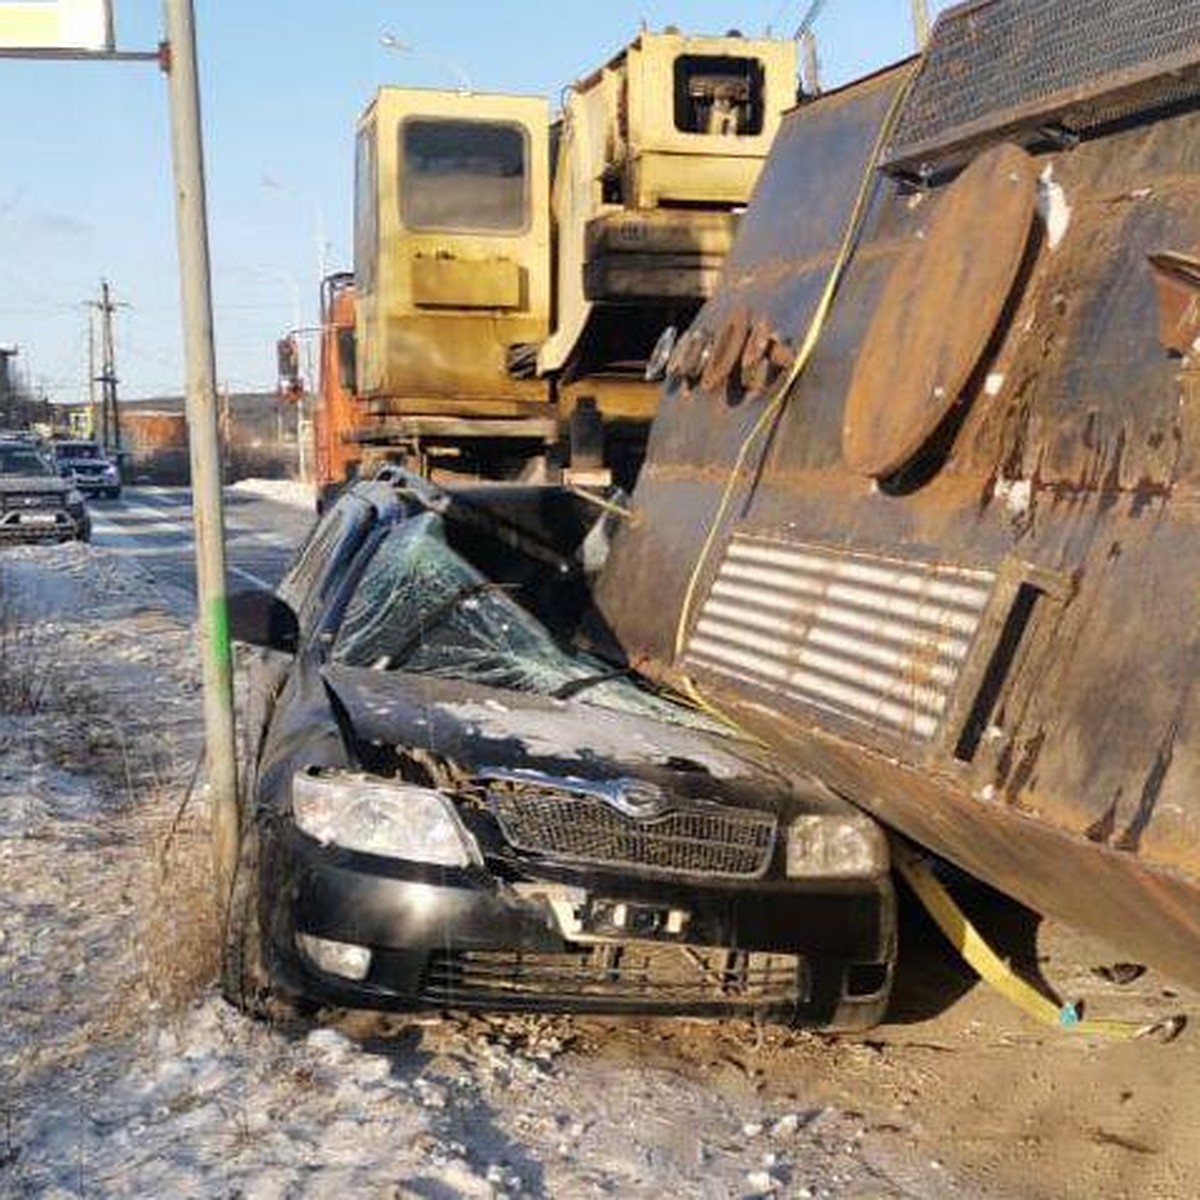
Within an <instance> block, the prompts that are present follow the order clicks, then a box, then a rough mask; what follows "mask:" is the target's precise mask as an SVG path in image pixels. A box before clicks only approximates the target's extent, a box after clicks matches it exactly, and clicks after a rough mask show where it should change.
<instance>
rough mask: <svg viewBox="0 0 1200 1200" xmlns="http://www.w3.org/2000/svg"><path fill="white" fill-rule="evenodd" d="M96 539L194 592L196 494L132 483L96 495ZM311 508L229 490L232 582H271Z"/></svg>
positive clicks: (227, 508)
mask: <svg viewBox="0 0 1200 1200" xmlns="http://www.w3.org/2000/svg"><path fill="white" fill-rule="evenodd" d="M88 507H89V508H90V509H91V513H92V541H93V542H95V543H96V545H98V546H104V547H107V548H108V549H109V550H111V551H113V552H114V553H116V554H118V555H120V556H122V557H126V556H127V557H129V558H132V559H135V560H136V561H137V563H138V564H139V565H140V566H141V567H143V568H144V569H145V570H147V571H148V572H150V573H151V574H152V575H154V576H155V578H156V579H157V580H158V581H159V582H160V583H161V584H164V585H166V586H169V587H174V588H181V589H183V590H184V591H186V592H188V593H190V594H191V595H193V596H194V595H195V591H196V570H195V550H194V548H193V541H192V499H191V492H190V491H189V490H188V489H186V488H163V487H135V488H130V487H127V488H125V489H124V490H123V492H122V494H121V498H120V499H119V500H92V501H89V502H88ZM314 520H315V516H314V514H313V513H311V512H306V511H304V510H302V509H299V508H296V507H294V506H291V505H286V504H280V503H277V502H276V501H272V500H266V499H262V498H261V497H258V496H251V495H246V494H244V493H240V492H226V494H225V535H226V556H227V566H228V572H229V587H230V590H232V591H237V590H240V589H242V588H249V587H267V588H273V587H274V586H275V585H276V584H277V583H278V582H279V580H280V579H281V578H282V576H283V573H284V571H285V570H286V569H287V566H288V563H289V562H290V561H291V559H292V555H293V554H294V553H295V551H296V547H297V546H298V545H299V544H300V542H301V541H302V540H303V538H304V536H305V534H306V533H307V532H308V530H309V528H310V527H311V525H312V523H313V521H314Z"/></svg>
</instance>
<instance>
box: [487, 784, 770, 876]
mask: <svg viewBox="0 0 1200 1200" xmlns="http://www.w3.org/2000/svg"><path fill="white" fill-rule="evenodd" d="M488 801H489V807H490V809H491V811H492V813H493V815H494V816H495V818H496V820H497V821H498V822H499V825H500V829H501V832H502V833H503V834H504V838H505V840H506V841H507V842H508V843H509V845H511V846H512V847H514V848H515V849H517V850H521V851H524V852H526V853H529V854H539V855H547V856H552V857H554V858H557V859H562V860H566V861H571V862H586V863H596V864H603V865H611V866H621V867H629V868H641V869H644V870H650V871H655V872H658V873H660V874H667V875H703V876H708V877H712V876H720V877H723V878H727V879H755V878H758V877H760V876H761V875H763V874H764V873H765V872H766V870H767V868H768V867H769V866H770V863H771V854H772V852H773V850H774V846H775V829H776V819H775V817H774V815H773V814H771V813H765V812H754V811H748V810H741V809H731V808H715V807H714V808H704V809H699V808H696V809H680V810H676V811H674V812H668V813H665V814H663V815H661V816H656V817H654V818H652V819H639V818H636V817H627V816H625V815H624V814H623V813H620V812H618V811H617V810H616V809H615V808H613V807H612V805H610V804H608V803H607V802H606V801H604V800H601V799H599V798H597V797H594V796H585V795H578V794H572V793H570V792H564V791H560V790H558V789H555V788H549V787H541V786H537V785H527V784H512V783H505V784H496V783H490V784H489V785H488Z"/></svg>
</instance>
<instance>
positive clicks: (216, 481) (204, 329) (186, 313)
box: [163, 0, 240, 907]
mask: <svg viewBox="0 0 1200 1200" xmlns="http://www.w3.org/2000/svg"><path fill="white" fill-rule="evenodd" d="M163 6H164V10H165V14H166V26H167V48H166V57H165V63H164V66H165V69H166V72H167V79H168V85H169V93H170V99H171V149H172V157H173V159H174V164H175V203H176V209H177V214H178V222H179V275H180V292H181V297H182V301H183V334H184V351H185V358H186V368H187V420H188V435H189V436H188V441H189V444H190V453H191V468H192V506H193V507H192V511H193V519H194V521H195V536H196V589H197V600H198V608H199V619H200V650H201V662H202V666H203V672H204V726H205V735H206V746H207V758H208V786H209V795H210V798H211V802H212V837H213V847H212V848H213V866H214V869H215V872H216V884H217V895H218V898H219V901H220V903H221V905H222V906H223V907H224V906H226V905H227V904H228V902H229V895H230V888H231V886H232V884H233V879H234V874H235V871H236V867H237V860H238V848H239V840H240V837H239V822H238V795H237V753H236V746H237V743H236V737H235V731H234V721H233V655H232V652H231V648H230V643H229V607H228V602H227V593H226V582H225V519H224V512H223V509H222V497H221V443H220V437H219V432H218V416H217V368H216V355H215V352H214V349H213V320H212V282H211V274H210V268H209V254H208V212H207V201H206V198H205V189H204V145H203V140H202V136H201V123H200V82H199V72H198V68H197V63H196V27H195V14H194V12H193V8H192V0H164V4H163Z"/></svg>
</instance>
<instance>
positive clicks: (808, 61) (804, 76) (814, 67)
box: [800, 29, 821, 96]
mask: <svg viewBox="0 0 1200 1200" xmlns="http://www.w3.org/2000/svg"><path fill="white" fill-rule="evenodd" d="M800 78H801V80H802V81H803V83H804V91H805V93H806V94H807V95H809V96H819V95H820V94H821V58H820V55H819V54H818V52H817V35H816V34H815V33H813V31H812V30H811V29H806V30H805V31H804V32H803V33H802V34H801V35H800Z"/></svg>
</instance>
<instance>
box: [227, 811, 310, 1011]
mask: <svg viewBox="0 0 1200 1200" xmlns="http://www.w3.org/2000/svg"><path fill="white" fill-rule="evenodd" d="M241 841H242V844H241V850H240V852H239V855H238V863H237V869H236V871H235V874H234V880H233V886H232V888H231V889H230V897H229V909H228V912H227V913H226V915H225V929H224V938H223V945H222V954H221V993H222V995H224V997H225V999H226V1000H228V1001H229V1003H230V1004H232V1005H233V1006H234V1007H235V1008H237V1009H240V1010H241V1011H242V1012H244V1013H245V1014H246V1015H247V1016H250V1017H254V1018H256V1019H258V1020H261V1021H269V1022H271V1023H273V1024H287V1023H290V1022H293V1021H295V1020H297V1019H298V1018H300V1017H301V1016H303V1015H305V1014H306V1013H307V1012H309V1011H311V1006H306V1005H305V1004H304V1003H303V1001H302V1000H301V999H300V998H299V997H293V996H290V995H289V994H287V993H286V992H285V991H284V990H283V989H282V988H280V987H279V986H278V985H277V984H276V983H275V982H274V981H273V980H272V979H271V975H270V972H269V970H268V968H267V961H266V954H265V939H264V937H263V925H262V905H261V899H260V888H259V845H260V838H259V832H258V826H257V822H255V821H253V820H250V821H246V822H244V826H243V830H242V839H241Z"/></svg>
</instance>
